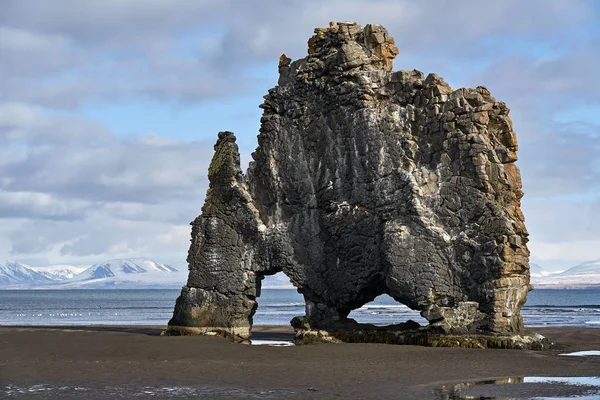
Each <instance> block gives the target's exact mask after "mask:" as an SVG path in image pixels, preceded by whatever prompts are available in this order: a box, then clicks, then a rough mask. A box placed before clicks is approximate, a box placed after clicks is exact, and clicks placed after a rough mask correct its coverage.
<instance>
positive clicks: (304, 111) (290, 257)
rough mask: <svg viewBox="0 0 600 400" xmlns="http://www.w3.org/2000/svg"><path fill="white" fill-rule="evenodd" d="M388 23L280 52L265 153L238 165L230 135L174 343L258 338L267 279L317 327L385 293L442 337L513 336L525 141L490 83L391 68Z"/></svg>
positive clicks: (520, 298) (193, 250)
mask: <svg viewBox="0 0 600 400" xmlns="http://www.w3.org/2000/svg"><path fill="white" fill-rule="evenodd" d="M397 54H398V49H397V48H396V46H395V45H394V39H393V38H392V37H391V36H390V35H389V34H388V32H387V31H386V30H385V29H384V28H383V27H382V26H380V25H367V26H365V27H364V28H362V27H361V26H360V25H358V24H356V23H350V22H345V23H338V24H333V23H331V24H330V27H329V28H318V29H315V35H314V36H313V37H312V38H310V40H309V42H308V55H307V56H306V57H305V58H303V59H300V60H296V61H293V62H292V61H291V60H290V58H289V57H287V56H286V55H282V56H281V58H280V63H279V73H280V77H279V82H278V85H277V86H276V87H275V88H273V89H271V90H269V93H268V94H267V95H266V96H265V101H264V103H263V104H262V105H261V108H263V110H264V113H263V116H262V119H261V128H260V134H259V135H258V148H257V149H256V151H255V152H254V153H253V154H252V157H253V161H252V162H251V163H250V166H249V168H248V171H247V173H246V174H243V173H242V171H241V169H240V157H239V152H238V147H237V145H236V144H235V136H234V135H233V134H232V133H231V132H221V133H219V138H218V141H217V144H216V145H215V155H214V158H213V160H212V163H211V165H210V168H209V180H210V187H209V189H208V192H207V195H206V200H205V204H204V207H203V208H202V215H200V216H199V217H198V218H197V219H196V220H195V221H194V222H193V223H192V226H193V229H192V243H191V246H190V250H189V255H188V263H189V269H190V273H189V279H188V282H187V285H186V286H185V287H184V288H183V290H182V292H181V296H180V297H179V298H178V299H177V303H176V306H175V312H174V315H173V318H172V319H171V320H170V321H169V329H168V331H167V333H171V334H177V333H186V334H190V333H191V334H193V333H214V332H220V333H226V334H229V335H233V336H237V337H238V338H241V339H245V338H248V336H249V334H250V329H251V326H252V315H253V314H254V312H255V310H256V307H257V298H258V297H259V295H260V282H261V279H262V278H263V277H264V276H265V275H271V274H274V273H277V272H280V271H283V272H284V273H285V274H286V275H287V276H288V277H289V278H290V280H291V281H292V283H293V284H294V285H295V286H296V287H297V288H298V291H299V292H300V293H302V294H303V295H304V298H305V301H306V316H305V317H303V318H302V319H301V320H300V322H298V320H296V323H297V324H299V325H301V326H303V327H304V328H306V327H308V326H310V329H313V330H329V331H340V330H344V329H353V326H354V325H355V323H354V322H353V321H352V320H349V319H347V315H348V314H349V312H350V311H351V310H353V309H356V308H358V307H361V306H362V305H364V304H365V303H367V302H370V301H372V300H373V299H374V298H375V297H376V296H378V295H380V294H382V293H387V294H388V295H390V296H392V297H393V298H394V299H396V300H397V301H399V302H401V303H403V304H405V305H407V306H409V307H411V308H413V309H416V310H421V313H422V315H423V316H424V317H425V318H427V319H428V320H429V322H430V328H435V329H434V331H435V332H438V333H439V332H442V333H446V334H464V333H467V332H476V331H478V332H493V333H507V332H518V331H519V330H521V328H522V327H523V321H522V318H521V315H520V308H521V306H522V305H523V304H524V303H525V299H526V295H527V292H528V291H529V290H530V286H529V265H528V259H529V251H528V249H527V247H526V243H527V231H526V229H525V224H524V217H523V214H522V212H521V209H520V199H521V197H522V195H523V193H522V191H521V178H520V174H519V169H518V168H517V166H516V165H515V161H516V160H517V156H516V151H517V141H516V137H515V133H514V132H513V128H512V122H511V120H510V118H509V117H508V113H509V109H508V108H507V107H506V105H505V104H504V103H502V102H499V101H496V100H495V99H494V98H493V97H492V96H491V95H490V92H489V91H488V90H487V89H486V88H484V87H477V88H476V89H464V88H463V89H458V90H453V89H452V88H451V87H450V86H449V85H448V84H446V83H445V82H444V81H443V80H442V79H441V78H440V77H439V76H437V75H435V74H430V75H428V76H427V77H425V76H424V74H423V73H421V72H419V71H396V72H393V71H392V60H393V58H394V57H395V56H396V55H397Z"/></svg>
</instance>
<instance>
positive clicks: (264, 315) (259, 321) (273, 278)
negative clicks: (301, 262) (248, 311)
mask: <svg viewBox="0 0 600 400" xmlns="http://www.w3.org/2000/svg"><path fill="white" fill-rule="evenodd" d="M263 278H264V279H263ZM259 280H260V282H259V283H258V285H257V286H259V285H260V286H259V287H257V289H258V290H257V293H256V302H257V308H256V312H255V313H254V315H253V317H252V319H253V321H252V325H253V326H261V325H262V326H276V325H282V326H286V327H289V326H290V321H291V319H292V318H294V317H296V316H301V315H304V313H305V308H306V305H305V301H304V296H303V295H302V294H300V293H299V292H298V289H297V288H296V287H295V286H294V285H293V284H292V282H291V281H290V279H289V278H288V276H287V275H285V274H284V273H283V272H277V273H275V274H265V275H263V276H262V277H260V278H259Z"/></svg>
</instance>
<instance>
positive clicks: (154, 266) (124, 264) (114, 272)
mask: <svg viewBox="0 0 600 400" xmlns="http://www.w3.org/2000/svg"><path fill="white" fill-rule="evenodd" d="M157 272H158V273H174V272H177V270H176V269H175V268H173V267H171V266H169V265H166V264H159V263H157V262H154V261H150V260H143V259H126V260H110V261H106V262H103V263H101V264H96V265H92V266H91V267H89V268H88V269H86V270H84V271H83V272H81V273H80V274H77V275H76V276H74V277H73V278H72V279H71V281H77V282H79V281H88V280H94V279H106V278H114V277H123V276H127V275H134V274H147V273H157Z"/></svg>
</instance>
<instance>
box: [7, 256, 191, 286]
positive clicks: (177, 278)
mask: <svg viewBox="0 0 600 400" xmlns="http://www.w3.org/2000/svg"><path fill="white" fill-rule="evenodd" d="M186 272H187V271H186ZM186 279H187V274H186V273H180V272H179V271H177V270H176V269H175V268H173V267H171V266H169V265H166V264H160V263H157V262H155V261H151V260H144V259H126V260H110V261H106V262H104V263H100V264H96V265H92V266H91V267H89V268H85V267H74V266H69V265H55V266H47V267H39V268H33V267H30V266H29V265H25V264H21V263H18V262H13V261H7V262H6V263H5V264H0V288H4V289H38V288H47V289H96V288H122V289H138V288H177V289H179V288H181V286H183V285H184V284H185V281H186Z"/></svg>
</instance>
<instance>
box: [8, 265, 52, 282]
mask: <svg viewBox="0 0 600 400" xmlns="http://www.w3.org/2000/svg"><path fill="white" fill-rule="evenodd" d="M52 283H54V280H52V279H50V278H48V277H47V276H45V275H43V274H41V273H39V272H38V271H36V270H34V269H33V268H31V267H30V266H29V265H26V264H22V263H19V262H15V261H6V262H5V263H4V264H0V286H2V287H4V286H30V285H49V284H52Z"/></svg>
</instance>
